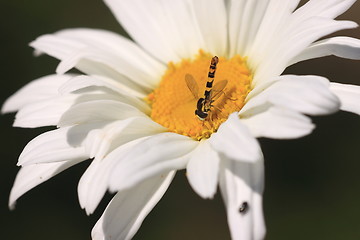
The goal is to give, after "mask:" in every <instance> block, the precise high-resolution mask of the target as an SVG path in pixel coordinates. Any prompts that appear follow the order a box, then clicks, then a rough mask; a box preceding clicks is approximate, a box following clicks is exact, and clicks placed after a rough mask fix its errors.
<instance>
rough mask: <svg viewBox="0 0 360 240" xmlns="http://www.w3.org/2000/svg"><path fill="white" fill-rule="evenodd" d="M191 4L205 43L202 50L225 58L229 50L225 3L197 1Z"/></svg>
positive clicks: (210, 0) (216, 0) (215, 0)
mask: <svg viewBox="0 0 360 240" xmlns="http://www.w3.org/2000/svg"><path fill="white" fill-rule="evenodd" d="M190 3H191V6H190V8H191V11H193V15H194V17H195V18H196V23H197V25H198V28H199V31H200V33H201V35H202V38H203V41H204V46H202V49H203V50H205V51H207V52H210V53H212V54H213V55H218V56H224V55H225V54H226V50H227V49H226V47H227V46H226V45H227V19H226V18H227V15H226V9H225V4H224V2H223V1H218V0H197V1H190ZM205 9H206V10H205ZM214 16H216V20H215V21H213V20H214V19H215V18H214Z"/></svg>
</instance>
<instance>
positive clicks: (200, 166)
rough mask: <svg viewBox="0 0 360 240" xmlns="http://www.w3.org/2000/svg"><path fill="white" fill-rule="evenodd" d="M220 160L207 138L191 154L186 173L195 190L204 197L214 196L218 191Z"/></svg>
mask: <svg viewBox="0 0 360 240" xmlns="http://www.w3.org/2000/svg"><path fill="white" fill-rule="evenodd" d="M219 161H220V158H219V155H218V154H217V152H215V151H214V150H213V149H212V148H211V146H210V144H209V141H206V140H205V141H201V142H200V143H199V146H198V147H197V148H196V149H195V150H194V151H193V153H192V154H191V158H190V160H189V163H188V164H187V166H186V175H187V178H188V180H189V183H190V185H191V186H192V188H193V189H194V191H195V192H196V193H197V194H199V195H200V196H201V197H202V198H213V197H214V195H215V193H216V187H217V183H218V171H219Z"/></svg>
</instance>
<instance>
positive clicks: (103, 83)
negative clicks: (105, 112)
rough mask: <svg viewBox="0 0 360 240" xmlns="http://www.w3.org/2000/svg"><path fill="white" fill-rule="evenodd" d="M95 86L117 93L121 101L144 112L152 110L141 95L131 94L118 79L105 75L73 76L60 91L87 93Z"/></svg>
mask: <svg viewBox="0 0 360 240" xmlns="http://www.w3.org/2000/svg"><path fill="white" fill-rule="evenodd" d="M93 88H100V89H101V90H102V91H103V92H105V93H109V94H112V95H116V99H117V100H118V101H120V102H123V103H126V104H130V105H132V106H134V107H136V108H138V109H140V110H141V111H143V112H150V108H149V105H148V104H146V103H145V102H144V101H143V100H140V99H139V98H138V97H139V96H136V95H135V96H134V95H131V93H130V95H129V91H125V90H124V89H122V88H121V86H119V85H118V84H117V82H116V81H114V80H112V79H108V78H104V77H99V76H98V77H95V76H87V75H81V76H77V77H74V78H71V79H69V81H67V82H66V83H64V84H63V85H61V87H60V88H59V93H60V94H69V93H78V92H80V93H86V91H87V90H90V92H91V90H92V89H93ZM143 97H145V96H142V98H143Z"/></svg>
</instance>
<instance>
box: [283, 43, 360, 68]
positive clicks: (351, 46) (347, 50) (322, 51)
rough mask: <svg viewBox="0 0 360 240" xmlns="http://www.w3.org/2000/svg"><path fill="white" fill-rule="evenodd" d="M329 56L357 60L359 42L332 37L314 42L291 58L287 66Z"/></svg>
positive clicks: (359, 51) (359, 47)
mask: <svg viewBox="0 0 360 240" xmlns="http://www.w3.org/2000/svg"><path fill="white" fill-rule="evenodd" d="M330 55H335V56H337V57H342V58H348V59H353V60H359V59H360V40H359V39H356V38H351V37H333V38H328V39H324V40H321V41H318V42H315V43H313V44H311V45H310V46H309V47H307V48H306V49H305V50H304V51H302V52H301V53H300V54H299V55H297V56H296V57H295V58H293V59H292V60H291V61H290V63H289V65H292V64H295V63H297V62H301V61H304V60H309V59H313V58H319V57H325V56H330Z"/></svg>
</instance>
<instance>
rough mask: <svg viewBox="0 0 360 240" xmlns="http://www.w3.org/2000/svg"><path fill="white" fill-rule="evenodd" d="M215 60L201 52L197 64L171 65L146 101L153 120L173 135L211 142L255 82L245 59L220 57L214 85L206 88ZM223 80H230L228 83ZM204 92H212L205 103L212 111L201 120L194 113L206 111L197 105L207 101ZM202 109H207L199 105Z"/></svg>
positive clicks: (185, 61)
mask: <svg viewBox="0 0 360 240" xmlns="http://www.w3.org/2000/svg"><path fill="white" fill-rule="evenodd" d="M212 57H213V56H211V55H209V54H205V53H203V52H201V51H200V53H199V55H198V56H197V57H196V58H195V60H188V59H184V60H182V61H181V62H180V63H177V64H174V63H172V62H170V63H169V64H168V70H167V71H166V73H165V74H164V76H163V77H162V80H161V82H160V84H159V87H158V88H157V89H155V90H154V91H153V92H152V93H150V94H149V95H148V97H147V100H148V102H149V103H150V104H151V105H152V111H151V118H152V119H153V120H154V121H155V122H157V123H159V124H161V125H162V126H164V127H166V128H168V129H169V131H171V132H175V133H178V134H182V135H186V136H189V137H191V138H193V139H196V140H200V139H202V138H209V137H210V135H211V134H212V133H214V132H216V130H217V129H218V128H219V126H220V124H221V123H223V122H224V121H226V119H227V118H228V116H229V114H231V113H233V112H236V111H239V110H240V109H241V108H242V107H243V105H244V101H245V98H246V96H247V94H248V93H249V92H250V90H251V87H250V86H251V80H252V74H251V71H250V70H249V69H248V67H247V65H246V59H245V58H242V57H241V56H239V55H236V56H234V57H233V58H231V59H226V58H223V57H219V62H218V64H217V69H216V72H215V78H214V82H213V85H212V87H211V88H207V87H206V84H207V82H208V81H209V78H208V72H209V67H210V61H211V59H212ZM186 75H188V76H187V77H185V76H186ZM185 78H191V79H193V84H190V85H189V84H188V83H187V81H186V80H185ZM222 80H227V83H226V81H222ZM219 82H222V83H219ZM217 83H219V84H218V85H217ZM224 84H225V86H224V87H223V86H222V85H224ZM219 85H221V86H219ZM205 90H210V91H212V92H211V94H210V97H208V98H207V102H206V100H204V101H205V102H206V103H204V101H203V102H202V104H207V106H210V110H209V111H208V112H205V113H207V114H208V115H207V116H206V117H205V118H204V119H203V120H201V119H200V117H199V116H198V115H196V114H195V110H197V109H200V111H204V108H199V105H198V102H199V98H203V99H205V98H206V97H205ZM210 101H211V102H210ZM200 107H204V105H201V104H200ZM205 111H206V110H205Z"/></svg>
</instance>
